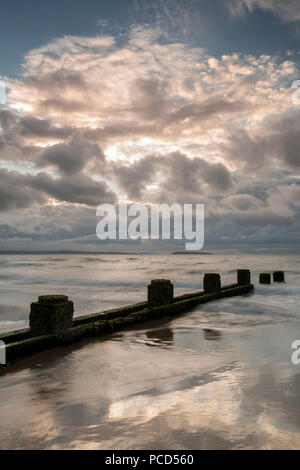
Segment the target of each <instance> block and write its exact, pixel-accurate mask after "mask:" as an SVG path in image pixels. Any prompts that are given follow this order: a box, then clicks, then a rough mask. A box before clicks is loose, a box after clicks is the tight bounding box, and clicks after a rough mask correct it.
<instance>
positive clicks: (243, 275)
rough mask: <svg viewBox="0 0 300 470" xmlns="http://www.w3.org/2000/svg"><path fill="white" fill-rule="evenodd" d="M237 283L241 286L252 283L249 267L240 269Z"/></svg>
mask: <svg viewBox="0 0 300 470" xmlns="http://www.w3.org/2000/svg"><path fill="white" fill-rule="evenodd" d="M237 283H238V284H239V285H240V286H247V285H249V284H251V273H250V271H249V269H238V272H237Z"/></svg>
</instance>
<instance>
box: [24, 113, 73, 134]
mask: <svg viewBox="0 0 300 470" xmlns="http://www.w3.org/2000/svg"><path fill="white" fill-rule="evenodd" d="M71 132H72V129H71V128H69V127H57V126H54V125H53V124H52V122H51V121H49V120H48V119H38V118H36V117H34V116H25V117H23V118H21V119H20V121H19V133H20V134H21V135H23V136H31V137H54V138H66V137H67V136H68V135H70V134H71Z"/></svg>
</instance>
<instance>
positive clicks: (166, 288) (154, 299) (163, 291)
mask: <svg viewBox="0 0 300 470" xmlns="http://www.w3.org/2000/svg"><path fill="white" fill-rule="evenodd" d="M173 300H174V285H173V284H172V282H171V281H169V280H168V279H154V280H152V281H151V284H150V285H149V286H148V304H149V307H159V306H160V305H168V304H171V303H172V302H173Z"/></svg>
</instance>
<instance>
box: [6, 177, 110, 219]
mask: <svg viewBox="0 0 300 470" xmlns="http://www.w3.org/2000/svg"><path fill="white" fill-rule="evenodd" d="M49 197H51V198H53V199H56V200H58V201H63V202H71V203H75V204H85V205H88V206H98V205H99V204H101V203H106V202H109V203H113V202H114V201H115V194H114V193H113V192H112V191H111V190H110V189H109V188H108V186H107V185H106V183H104V182H102V181H99V182H96V181H94V180H92V179H91V178H88V177H87V176H85V175H79V176H78V175H77V176H74V177H68V178H63V177H62V178H57V179H54V178H52V177H51V176H49V175H47V174H46V173H38V174H37V175H35V176H33V175H28V174H27V175H22V174H20V173H17V172H9V171H7V170H0V210H1V211H8V210H10V209H14V208H16V209H19V208H26V207H30V206H31V205H33V204H34V203H39V204H43V203H45V202H46V201H47V199H48V198H49Z"/></svg>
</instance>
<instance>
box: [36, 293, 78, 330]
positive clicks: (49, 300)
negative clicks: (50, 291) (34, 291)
mask: <svg viewBox="0 0 300 470" xmlns="http://www.w3.org/2000/svg"><path fill="white" fill-rule="evenodd" d="M73 313H74V306H73V302H72V301H71V300H69V299H68V297H67V296H66V295H41V296H40V297H39V298H38V302H32V304H31V306H30V316H29V325H30V329H31V333H32V334H33V335H34V336H37V335H44V334H49V333H55V332H56V331H59V330H63V329H65V328H70V327H71V326H72V325H73Z"/></svg>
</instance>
